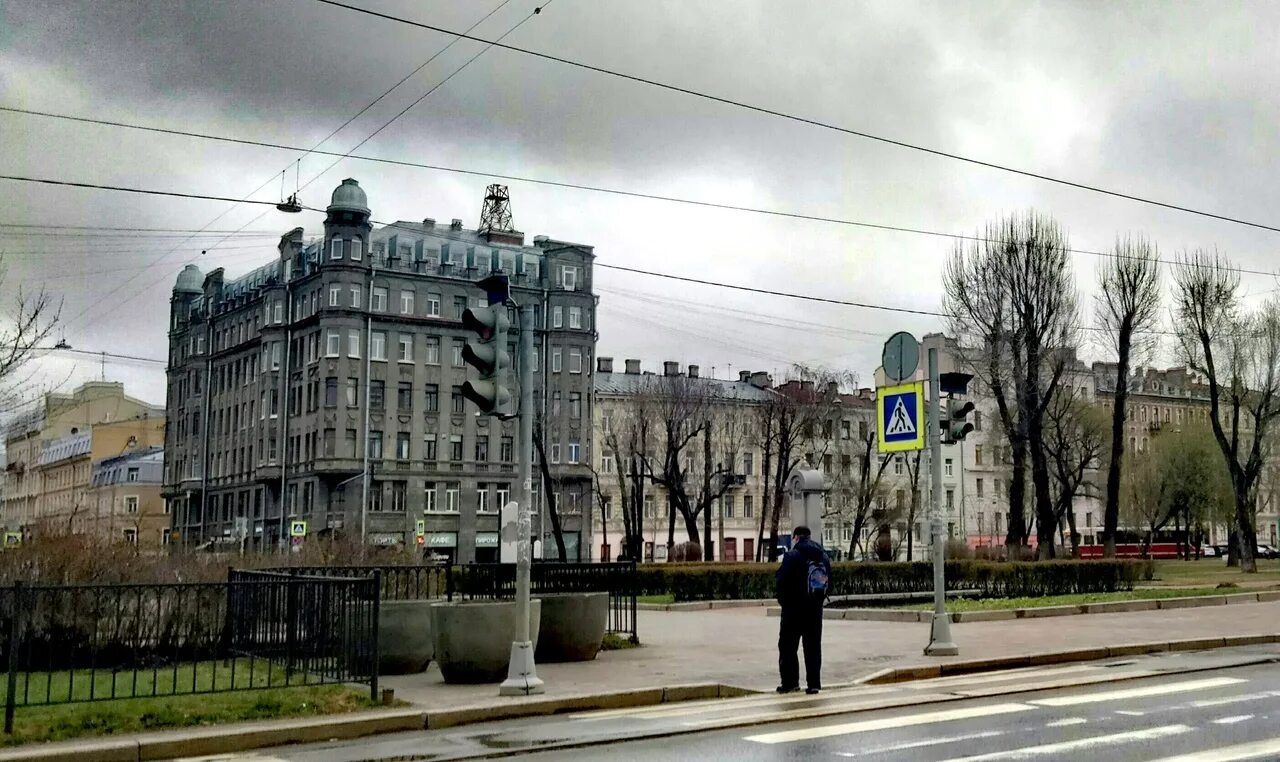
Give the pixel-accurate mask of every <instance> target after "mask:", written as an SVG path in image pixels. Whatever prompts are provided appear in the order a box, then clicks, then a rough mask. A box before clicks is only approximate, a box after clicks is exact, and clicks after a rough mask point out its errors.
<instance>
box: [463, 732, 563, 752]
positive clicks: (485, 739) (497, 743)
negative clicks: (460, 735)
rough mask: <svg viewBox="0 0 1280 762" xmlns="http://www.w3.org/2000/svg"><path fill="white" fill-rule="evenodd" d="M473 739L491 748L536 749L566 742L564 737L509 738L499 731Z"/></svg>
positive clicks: (473, 737) (472, 737) (472, 738)
mask: <svg viewBox="0 0 1280 762" xmlns="http://www.w3.org/2000/svg"><path fill="white" fill-rule="evenodd" d="M470 738H471V740H472V741H476V742H477V743H479V744H480V745H481V746H487V747H489V748H490V749H524V748H530V749H535V748H539V747H542V746H550V745H552V744H558V743H564V742H565V741H566V740H567V739H564V738H535V739H512V740H507V739H504V738H503V737H502V735H501V734H499V733H491V734H486V735H478V736H471V737H470Z"/></svg>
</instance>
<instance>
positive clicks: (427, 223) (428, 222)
mask: <svg viewBox="0 0 1280 762" xmlns="http://www.w3.org/2000/svg"><path fill="white" fill-rule="evenodd" d="M435 226H436V221H435V220H433V219H431V218H430V217H427V218H426V219H424V220H423V221H422V227H424V228H433V227H435Z"/></svg>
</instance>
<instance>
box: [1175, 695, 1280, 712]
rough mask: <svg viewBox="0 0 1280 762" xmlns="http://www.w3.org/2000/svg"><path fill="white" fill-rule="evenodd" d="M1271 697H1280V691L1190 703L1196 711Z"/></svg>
mask: <svg viewBox="0 0 1280 762" xmlns="http://www.w3.org/2000/svg"><path fill="white" fill-rule="evenodd" d="M1272 696H1280V691H1263V692H1261V693H1237V694H1235V695H1233V696H1222V697H1221V698H1211V699H1201V700H1199V701H1192V702H1191V706H1194V707H1195V708H1197V709H1207V708H1209V707H1211V706H1226V705H1227V704H1239V703H1240V702H1242V701H1257V700H1258V699H1264V698H1270V697H1272Z"/></svg>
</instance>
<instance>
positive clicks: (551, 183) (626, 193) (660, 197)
mask: <svg viewBox="0 0 1280 762" xmlns="http://www.w3.org/2000/svg"><path fill="white" fill-rule="evenodd" d="M0 112H11V113H18V114H27V115H33V116H41V117H49V118H54V119H67V120H71V121H76V122H84V123H88V124H97V125H102V126H111V127H120V128H125V129H133V130H142V131H146V132H160V133H165V134H171V135H179V136H182V137H190V138H197V139H201V140H213V141H220V142H228V143H239V144H247V145H255V146H260V147H265V148H272V149H277V150H285V151H302V150H306V149H304V148H303V147H301V146H293V145H287V144H283V143H269V142H264V141H256V140H246V139H241V138H230V137H226V136H219V135H211V134H208V133H198V132H190V131H184V130H170V129H164V128H158V127H149V126H146V125H139V124H129V123H125V122H117V121H110V120H102V119H91V118H88V117H79V116H72V115H68V114H57V113H52V112H40V111H32V110H29V109H19V108H13V107H9V106H0ZM312 153H314V154H316V155H318V156H336V157H340V158H345V159H352V160H355V161H365V162H371V163H375V164H386V165H392V166H401V167H412V168H416V169H425V170H428V171H433V172H446V173H450V174H460V175H467V176H471V177H482V178H486V179H491V180H504V181H507V182H519V183H529V184H531V185H542V186H546V187H552V188H563V189H567V190H578V191H584V192H589V193H603V194H607V195H613V196H622V197H625V198H637V199H644V200H648V201H662V202H667V203H673V204H683V205H688V206H697V207H702V208H706V209H720V210H724V211H732V212H743V213H747V214H759V215H764V216H769V217H778V218H782V219H792V220H801V221H806V222H822V223H827V224H832V225H842V226H847V227H857V228H865V229H868V230H883V231H886V232H893V233H905V234H910V235H921V236H930V237H935V238H946V239H950V240H955V241H971V242H978V243H1003V241H1000V240H998V239H992V238H987V237H984V236H979V235H969V234H965V233H955V232H947V231H943V230H929V229H927V228H920V227H912V226H904V225H891V224H888V223H879V222H868V221H865V220H854V219H848V218H841V217H832V216H827V215H820V214H807V213H804V212H792V211H786V210H780V209H769V208H766V207H758V206H749V205H745V204H730V203H725V202H717V201H705V200H700V199H692V198H683V197H680V196H670V195H664V194H659V193H645V192H642V191H632V190H624V189H620V188H609V187H605V186H600V185H588V184H585V183H577V182H566V181H559V180H548V179H544V178H538V177H530V176H527V175H513V174H508V173H502V172H488V171H483V170H476V169H465V168H460V167H450V166H445V165H440V164H428V163H425V162H417V161H408V160H403V159H387V158H380V157H376V156H363V155H360V154H356V153H354V152H351V153H345V154H344V153H341V152H338V151H321V150H313V151H312ZM1066 251H1068V252H1070V253H1072V254H1086V255H1089V256H1094V257H1102V258H1108V259H1126V258H1132V256H1126V255H1123V254H1119V253H1116V252H1110V251H1099V250H1096V249H1080V248H1068V249H1066ZM1156 261H1158V262H1160V263H1161V264H1163V265H1166V266H1178V265H1181V264H1183V263H1180V262H1178V261H1177V260H1172V259H1167V258H1160V259H1157V260H1156ZM1193 266H1195V265H1193ZM1230 269H1231V270H1232V271H1233V272H1239V273H1242V274H1246V275H1259V276H1263V277H1268V278H1275V277H1277V276H1278V275H1280V272H1278V271H1274V270H1256V269H1250V268H1245V267H1234V266H1233V267H1231V268H1230Z"/></svg>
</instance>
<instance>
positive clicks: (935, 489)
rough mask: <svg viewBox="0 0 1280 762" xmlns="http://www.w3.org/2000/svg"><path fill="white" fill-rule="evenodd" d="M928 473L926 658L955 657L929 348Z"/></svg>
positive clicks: (938, 393) (938, 406)
mask: <svg viewBox="0 0 1280 762" xmlns="http://www.w3.org/2000/svg"><path fill="white" fill-rule="evenodd" d="M928 419H929V421H928V422H929V471H930V480H931V483H932V489H931V490H930V491H931V492H932V493H933V495H932V496H931V497H930V500H929V508H930V513H931V514H932V520H931V522H930V524H931V533H932V536H933V629H932V631H931V632H930V634H929V645H927V646H925V649H924V653H925V655H926V656H955V655H956V654H958V653H960V648H959V647H958V646H957V645H956V644H955V642H954V641H953V640H952V639H951V617H950V616H948V615H947V580H946V546H945V540H944V539H943V538H944V534H945V532H944V530H945V529H946V525H945V523H944V522H945V519H944V518H943V516H942V384H941V382H940V380H939V378H938V350H937V348H936V347H930V348H929V415H928Z"/></svg>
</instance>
